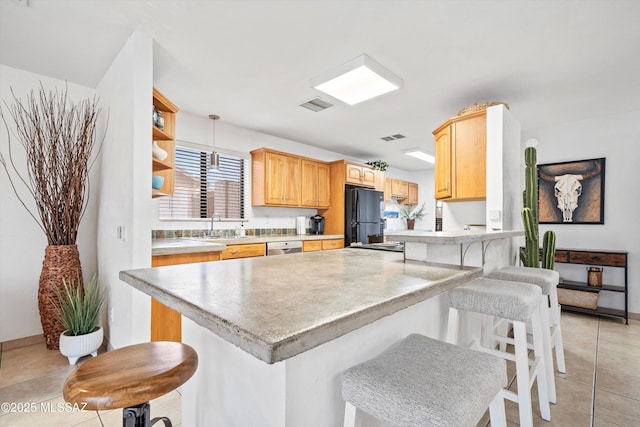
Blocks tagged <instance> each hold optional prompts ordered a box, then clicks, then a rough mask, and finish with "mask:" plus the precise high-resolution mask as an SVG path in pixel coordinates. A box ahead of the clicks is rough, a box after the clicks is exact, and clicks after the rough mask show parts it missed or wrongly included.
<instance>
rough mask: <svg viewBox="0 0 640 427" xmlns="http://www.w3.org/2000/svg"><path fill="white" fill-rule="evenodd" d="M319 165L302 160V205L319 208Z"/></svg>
mask: <svg viewBox="0 0 640 427" xmlns="http://www.w3.org/2000/svg"><path fill="white" fill-rule="evenodd" d="M318 186H319V180H318V163H317V162H312V161H310V160H302V198H301V200H302V205H303V206H314V207H315V206H318Z"/></svg>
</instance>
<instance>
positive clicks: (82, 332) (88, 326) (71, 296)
mask: <svg viewBox="0 0 640 427" xmlns="http://www.w3.org/2000/svg"><path fill="white" fill-rule="evenodd" d="M55 294H56V297H57V301H56V300H54V301H53V305H54V306H55V307H56V311H57V314H58V318H59V320H60V322H61V323H62V324H63V325H64V328H65V330H64V332H62V333H61V334H60V353H62V354H63V355H64V356H67V358H68V359H69V364H70V365H75V363H76V362H77V361H78V359H79V358H80V357H82V356H86V355H87V354H91V355H92V356H94V357H95V356H97V354H98V349H99V348H100V346H101V345H102V339H103V336H104V332H103V330H102V327H100V325H98V322H99V318H100V312H101V309H102V302H103V301H104V296H103V294H102V292H101V290H100V288H99V286H98V279H97V277H96V275H95V274H94V275H93V276H91V279H89V281H88V282H87V284H86V285H85V286H84V287H83V286H82V281H81V279H80V278H78V280H77V281H73V280H70V281H69V282H67V281H66V280H65V279H63V288H62V290H61V291H59V290H57V289H56V290H55Z"/></svg>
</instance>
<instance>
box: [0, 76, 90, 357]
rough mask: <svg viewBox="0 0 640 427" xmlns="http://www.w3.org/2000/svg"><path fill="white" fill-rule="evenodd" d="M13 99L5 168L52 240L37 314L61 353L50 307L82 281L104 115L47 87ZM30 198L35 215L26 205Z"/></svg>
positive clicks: (6, 114)
mask: <svg viewBox="0 0 640 427" xmlns="http://www.w3.org/2000/svg"><path fill="white" fill-rule="evenodd" d="M11 95H12V98H13V100H12V102H11V104H8V103H7V102H6V101H5V102H4V103H3V104H4V107H5V108H4V111H3V109H1V108H0V117H1V118H2V121H3V123H4V125H5V128H6V131H7V141H8V149H7V151H8V153H7V158H6V159H5V157H4V156H3V155H2V154H1V153H0V163H2V166H3V167H4V169H5V171H6V173H7V175H8V177H9V182H10V184H11V186H12V188H13V190H14V192H15V194H16V196H17V198H18V200H19V202H20V203H21V204H22V206H23V207H24V208H25V209H26V210H27V212H28V213H29V215H30V216H31V217H32V218H33V219H34V220H35V221H36V223H37V224H38V226H39V227H40V229H41V230H42V232H43V233H44V234H45V236H46V238H47V242H48V246H47V248H46V249H45V257H44V261H43V264H42V273H41V275H40V282H39V287H38V309H39V312H40V321H41V323H42V329H43V332H44V336H45V341H46V344H47V348H49V349H57V348H58V340H59V337H60V333H61V332H62V331H63V330H64V327H63V325H62V323H61V322H60V320H59V318H58V316H57V315H56V310H55V306H54V305H53V304H52V302H51V301H52V299H53V298H54V297H55V295H56V291H58V292H60V290H61V289H62V286H63V281H62V279H63V278H67V277H80V278H81V277H82V273H81V266H80V256H79V253H78V247H77V246H76V238H77V235H78V228H79V226H80V221H81V220H82V217H83V216H84V213H85V212H86V208H87V203H88V200H89V192H90V186H89V171H90V170H91V168H92V166H93V164H94V163H95V161H96V159H97V156H98V153H99V151H100V150H99V147H98V149H97V150H95V149H94V148H95V145H96V144H95V141H96V122H97V118H98V114H99V112H100V109H99V108H98V99H97V97H93V98H87V99H82V100H80V101H78V102H72V101H71V100H70V99H69V97H68V95H67V89H66V88H65V89H64V90H58V89H56V90H53V91H46V90H45V89H44V87H43V85H42V84H41V85H40V87H39V89H38V90H37V91H34V90H32V91H31V92H30V93H29V94H28V95H27V96H26V98H25V99H24V100H22V99H20V98H18V97H17V96H16V94H15V93H14V92H13V89H12V90H11ZM7 119H9V120H10V121H12V122H13V124H14V128H11V127H10V126H9V124H8V123H7ZM12 135H13V136H14V137H15V139H17V141H18V142H19V144H18V145H19V146H16V144H15V143H14V141H12ZM20 146H21V148H22V150H20ZM19 151H23V152H24V153H20V154H18V153H19ZM18 155H24V156H25V157H26V163H27V167H26V171H25V170H23V169H22V168H20V167H19V166H18V165H17V164H16V156H18ZM25 192H26V193H28V194H29V196H30V197H32V198H33V200H34V201H35V209H33V208H31V207H30V205H29V204H27V202H26V201H25V199H24V197H25V196H24V195H23V194H25Z"/></svg>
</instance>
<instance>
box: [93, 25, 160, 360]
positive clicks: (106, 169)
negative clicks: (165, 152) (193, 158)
mask: <svg viewBox="0 0 640 427" xmlns="http://www.w3.org/2000/svg"><path fill="white" fill-rule="evenodd" d="M152 63H153V43H152V40H151V38H149V37H148V36H146V35H144V34H142V33H134V34H133V35H132V36H131V37H130V38H129V40H127V42H126V44H125V45H124V47H123V48H122V50H121V51H120V53H119V54H118V56H117V57H116V58H115V60H114V61H113V63H112V64H111V66H110V67H109V69H108V70H107V72H106V73H105V75H104V77H103V78H102V80H101V81H100V83H99V84H98V87H97V92H98V95H100V97H101V102H102V104H103V105H104V108H105V109H109V112H110V116H109V122H108V124H107V133H106V138H105V142H104V146H103V149H102V170H101V172H102V180H101V182H102V186H101V188H100V201H99V208H100V213H99V217H98V265H99V270H100V274H101V278H102V283H103V284H104V285H106V286H107V287H108V290H109V296H108V304H107V305H108V315H107V326H108V328H107V336H108V339H109V343H110V346H111V347H114V348H119V347H122V346H125V345H129V344H133V343H136V342H144V341H148V340H149V331H150V327H149V322H150V313H149V310H150V309H149V297H147V296H145V295H143V294H141V293H140V292H136V291H135V290H134V289H133V288H132V287H131V286H129V285H127V284H125V283H124V282H122V281H121V280H120V279H119V278H118V273H119V272H120V271H121V270H126V269H132V268H143V267H150V266H151V223H150V218H151V216H152V215H153V212H152V202H151V200H152V199H151V161H150V159H151V140H152V136H151V126H150V124H149V123H150V121H149V116H150V114H151V110H152V97H151V93H152V90H153V70H152ZM118 227H122V228H123V230H124V235H123V237H122V238H119V237H118V234H117V230H118Z"/></svg>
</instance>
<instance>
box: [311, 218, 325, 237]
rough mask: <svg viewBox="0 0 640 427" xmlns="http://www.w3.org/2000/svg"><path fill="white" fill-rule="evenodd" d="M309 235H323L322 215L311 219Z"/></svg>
mask: <svg viewBox="0 0 640 427" xmlns="http://www.w3.org/2000/svg"><path fill="white" fill-rule="evenodd" d="M311 234H324V217H323V216H322V215H314V216H312V217H311Z"/></svg>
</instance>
